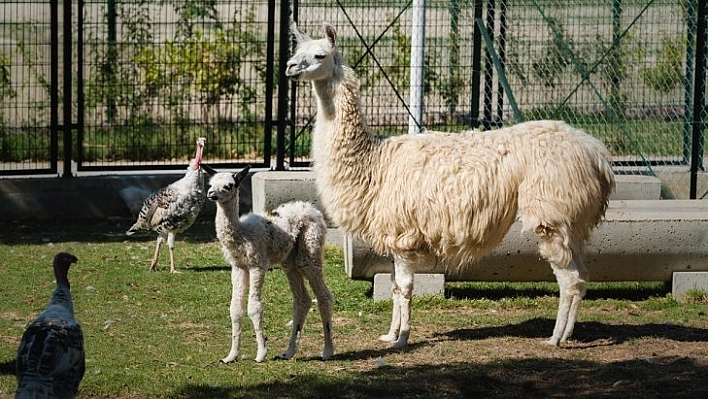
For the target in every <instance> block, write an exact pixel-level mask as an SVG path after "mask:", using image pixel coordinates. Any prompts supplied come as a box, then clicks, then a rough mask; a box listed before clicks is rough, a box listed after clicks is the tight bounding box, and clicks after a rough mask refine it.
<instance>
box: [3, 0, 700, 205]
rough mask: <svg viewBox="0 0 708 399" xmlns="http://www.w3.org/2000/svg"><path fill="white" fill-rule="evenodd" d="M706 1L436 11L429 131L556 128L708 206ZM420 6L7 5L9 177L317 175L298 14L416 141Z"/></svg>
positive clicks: (60, 0)
mask: <svg viewBox="0 0 708 399" xmlns="http://www.w3.org/2000/svg"><path fill="white" fill-rule="evenodd" d="M705 4H706V1H705V0H700V1H698V0H679V1H676V0H589V1H587V0H584V1H580V0H571V1H563V2H560V1H551V0H518V1H513V2H510V1H508V0H436V1H432V0H430V1H427V2H426V7H425V15H426V25H425V42H424V46H425V48H424V50H425V51H424V58H423V59H424V63H425V75H424V80H423V84H424V87H423V93H424V101H423V104H424V108H423V117H422V123H421V124H422V126H423V127H426V128H430V129H436V130H449V131H461V130H466V129H470V128H483V129H489V128H493V127H495V126H500V125H504V124H510V123H514V122H516V121H518V120H521V119H539V118H557V119H564V120H566V121H568V122H569V123H571V124H573V125H576V126H578V127H580V128H583V129H585V130H586V131H588V132H589V133H591V134H593V135H595V136H596V137H598V138H600V139H601V140H602V141H603V142H604V143H605V144H606V145H607V146H608V148H609V149H610V150H611V152H612V155H613V157H614V160H615V170H616V171H617V172H618V173H636V174H650V175H655V176H657V177H659V178H660V179H661V180H662V183H663V187H664V193H663V195H664V197H665V198H689V197H691V198H700V197H702V196H706V195H707V193H708V178H706V176H705V174H704V173H703V171H704V170H705V151H706V150H705V145H704V139H703V132H704V119H705V61H706V59H705V54H706V40H705V39H706V28H705V26H706V17H705ZM412 8H413V2H412V1H410V0H395V1H386V2H374V1H370V0H357V1H346V2H345V1H342V0H333V1H332V0H329V1H308V2H298V1H295V2H294V3H292V4H289V3H288V2H275V1H274V0H263V1H254V0H237V1H226V0H209V1H192V0H190V1H182V0H180V1H177V0H161V1H157V2H155V1H148V0H126V1H121V0H101V1H98V0H79V1H69V0H52V1H50V2H48V3H47V2H40V1H31V0H24V1H20V0H17V1H13V0H8V1H5V2H3V3H2V4H0V21H2V24H0V145H1V147H0V175H6V176H13V175H26V174H50V175H51V174H57V173H58V174H60V175H62V176H66V177H68V176H80V175H81V173H82V172H88V171H92V172H93V171H106V172H110V171H116V170H154V169H181V168H183V167H184V165H185V164H186V161H187V157H188V156H189V154H190V153H191V152H192V147H193V145H194V141H195V139H196V137H199V136H205V137H207V147H206V159H207V161H208V162H210V163H213V164H216V165H220V166H222V167H238V166H241V165H244V164H251V165H254V166H260V167H273V168H276V169H284V168H296V167H306V166H308V165H309V146H310V131H311V127H312V121H313V120H314V115H315V110H316V107H315V103H314V99H313V98H312V95H311V91H310V89H309V87H307V86H302V85H301V84H295V83H292V82H289V81H288V80H287V79H285V76H284V74H283V67H282V65H281V62H284V60H285V59H286V58H287V56H288V53H289V51H290V49H291V46H292V42H291V40H290V39H289V36H288V32H287V25H288V24H287V22H288V21H287V20H288V19H289V18H290V15H291V12H292V16H293V17H294V18H295V19H297V20H298V22H299V25H300V26H301V27H302V28H303V29H304V30H306V31H308V32H310V33H311V34H312V35H313V36H317V35H318V34H320V33H319V32H320V31H321V26H322V22H324V21H326V22H329V23H331V24H333V25H334V26H335V28H336V29H337V31H338V38H339V45H340V47H341V49H342V53H343V55H344V57H345V58H346V59H347V61H348V63H349V64H350V65H352V66H353V67H354V68H355V69H356V71H357V73H358V74H359V76H360V79H361V88H362V99H363V104H362V106H363V107H364V113H365V114H366V115H367V117H368V122H369V126H370V127H371V128H372V129H373V130H374V131H376V132H377V133H382V134H404V133H406V132H407V131H408V120H409V95H410V82H409V76H410V68H411V65H410V56H411V46H412V45H413V44H414V43H412V42H411V35H410V32H411V28H412V18H413V9H412Z"/></svg>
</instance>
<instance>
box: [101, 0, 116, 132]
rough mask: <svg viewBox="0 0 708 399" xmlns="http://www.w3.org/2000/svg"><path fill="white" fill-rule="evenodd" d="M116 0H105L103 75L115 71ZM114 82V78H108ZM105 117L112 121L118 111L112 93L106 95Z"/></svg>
mask: <svg viewBox="0 0 708 399" xmlns="http://www.w3.org/2000/svg"><path fill="white" fill-rule="evenodd" d="M116 15H117V11H116V0H106V24H107V25H108V26H107V31H106V42H107V43H106V46H107V48H106V64H105V65H104V66H103V68H104V74H105V75H104V76H113V74H114V73H115V69H116V68H115V66H116V63H117V62H118V49H117V48H116V42H117V38H118V35H117V34H116ZM110 81H111V82H114V80H110ZM106 103H107V105H106V119H107V120H108V122H109V123H112V122H113V121H114V120H115V118H116V115H117V113H118V109H117V107H116V101H115V98H114V96H113V95H110V96H108V98H107V99H106Z"/></svg>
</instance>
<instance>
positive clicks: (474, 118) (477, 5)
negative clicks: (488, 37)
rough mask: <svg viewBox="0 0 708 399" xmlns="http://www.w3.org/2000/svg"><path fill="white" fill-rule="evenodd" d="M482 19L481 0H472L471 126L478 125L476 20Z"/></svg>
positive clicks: (479, 46) (478, 30)
mask: <svg viewBox="0 0 708 399" xmlns="http://www.w3.org/2000/svg"><path fill="white" fill-rule="evenodd" d="M480 19H482V0H475V2H474V20H475V24H474V33H473V34H472V82H471V86H470V92H471V96H472V98H471V99H470V100H471V101H470V116H471V118H470V119H471V125H472V126H471V127H473V128H476V127H479V96H480V94H481V93H480V79H481V73H482V34H481V29H484V26H480V25H479V24H477V22H476V21H478V20H480Z"/></svg>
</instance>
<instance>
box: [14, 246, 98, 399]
mask: <svg viewBox="0 0 708 399" xmlns="http://www.w3.org/2000/svg"><path fill="white" fill-rule="evenodd" d="M77 261H78V259H76V257H75V256H74V255H71V254H68V253H65V252H60V253H58V254H56V256H54V276H55V278H56V280H57V287H56V289H55V290H54V295H52V300H51V302H49V305H48V306H47V308H46V309H45V310H44V312H42V313H41V314H40V315H39V316H38V317H37V318H36V319H35V320H34V321H33V322H32V324H30V325H29V327H27V330H26V331H25V333H24V334H23V335H22V341H21V342H20V348H19V349H18V351H17V363H16V366H17V383H18V387H17V392H16V398H73V397H75V396H76V394H77V392H78V390H79V384H80V383H81V379H82V378H83V376H84V370H85V360H84V336H83V332H82V331H81V325H79V323H78V322H77V321H76V319H75V318H74V306H73V304H72V301H71V291H70V287H69V279H68V276H67V275H68V272H69V267H70V266H71V264H72V263H74V262H77Z"/></svg>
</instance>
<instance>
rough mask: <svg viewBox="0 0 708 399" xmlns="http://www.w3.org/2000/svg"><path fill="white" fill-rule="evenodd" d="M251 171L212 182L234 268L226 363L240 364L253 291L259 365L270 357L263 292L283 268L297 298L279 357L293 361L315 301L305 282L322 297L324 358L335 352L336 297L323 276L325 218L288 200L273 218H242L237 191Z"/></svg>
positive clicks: (224, 247)
mask: <svg viewBox="0 0 708 399" xmlns="http://www.w3.org/2000/svg"><path fill="white" fill-rule="evenodd" d="M248 170H249V167H246V168H245V169H243V170H242V171H240V172H239V173H236V174H231V173H226V172H220V173H216V174H215V175H213V176H212V177H211V179H210V181H209V184H210V185H211V187H210V188H209V191H208V193H207V198H209V199H210V200H211V201H214V202H216V219H215V224H216V235H217V237H218V238H219V241H220V242H221V250H222V252H223V254H224V258H225V259H226V261H227V262H228V263H229V264H230V265H231V284H232V295H231V306H230V315H231V328H232V333H231V351H230V352H229V354H228V356H226V357H225V358H224V359H221V361H222V362H223V363H228V362H232V361H234V360H236V358H237V357H238V354H239V344H240V338H241V318H242V317H243V313H244V299H245V297H246V293H248V316H249V317H250V319H251V321H252V322H253V328H254V330H255V334H256V343H257V345H258V352H257V354H256V359H255V360H256V361H257V362H261V361H263V359H265V356H266V344H265V336H264V334H263V302H262V300H261V293H262V289H263V282H264V279H265V275H266V272H267V271H268V270H269V269H270V268H271V266H272V265H274V264H278V263H279V264H281V265H282V268H283V271H284V272H285V276H286V277H287V279H288V284H289V286H290V291H292V294H293V325H292V334H291V335H290V344H289V345H288V348H287V349H286V350H285V353H283V354H282V355H280V356H278V357H277V358H278V359H290V358H291V357H292V356H293V355H294V354H295V352H296V351H297V347H298V344H299V340H300V334H301V332H302V328H303V326H304V324H305V318H306V317H307V313H308V311H309V310H310V307H311V306H312V300H311V299H310V296H309V295H308V293H307V289H306V288H305V279H307V280H308V281H309V283H310V287H311V288H312V291H313V292H314V294H315V297H317V306H318V307H319V310H320V316H321V318H322V328H323V331H324V350H323V351H322V360H327V359H328V358H329V357H331V356H332V354H333V353H334V346H333V344H332V306H333V300H332V295H331V294H330V292H329V288H327V284H326V283H325V280H324V276H323V274H322V266H323V256H324V252H323V251H324V244H325V237H326V234H327V225H326V223H325V220H324V216H323V215H322V213H321V212H320V211H318V210H317V208H315V207H314V206H312V204H309V203H306V202H300V201H296V202H288V203H286V204H283V205H280V206H279V207H278V208H277V209H275V210H273V211H272V212H271V213H270V214H269V215H259V214H255V213H249V214H247V215H244V216H243V217H241V218H239V213H238V198H239V196H238V191H239V185H240V184H241V181H242V180H243V179H244V177H246V175H247V174H248Z"/></svg>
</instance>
